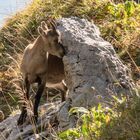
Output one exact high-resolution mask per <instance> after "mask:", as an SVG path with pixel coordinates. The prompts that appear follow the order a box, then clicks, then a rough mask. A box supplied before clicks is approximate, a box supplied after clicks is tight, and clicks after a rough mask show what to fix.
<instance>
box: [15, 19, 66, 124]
mask: <svg viewBox="0 0 140 140" xmlns="http://www.w3.org/2000/svg"><path fill="white" fill-rule="evenodd" d="M50 24H51V26H52V28H51V29H49V28H48V26H47V24H46V23H45V22H44V21H43V22H42V23H41V26H39V27H38V33H39V36H38V37H37V39H36V40H35V41H34V42H33V44H29V45H28V46H27V47H26V48H25V50H24V53H23V58H22V61H21V72H22V73H23V77H24V81H25V82H24V83H25V93H24V99H25V100H29V92H30V85H31V84H33V83H36V82H37V83H38V90H37V93H36V96H35V102H34V107H33V113H34V120H35V121H37V118H38V106H39V102H40V98H41V96H42V93H43V91H44V88H45V86H46V85H47V86H48V87H50V86H51V87H53V85H55V88H57V89H59V90H60V91H61V93H62V101H64V100H65V93H66V90H67V87H66V86H65V85H64V84H63V83H62V80H63V79H64V78H65V75H64V65H63V61H62V57H63V56H64V55H65V50H64V47H63V45H62V44H61V35H60V33H59V31H58V30H56V25H55V22H54V21H51V22H50ZM26 117H27V105H26V102H24V104H23V107H22V112H21V115H20V117H19V120H18V125H21V124H23V122H24V121H25V119H26Z"/></svg>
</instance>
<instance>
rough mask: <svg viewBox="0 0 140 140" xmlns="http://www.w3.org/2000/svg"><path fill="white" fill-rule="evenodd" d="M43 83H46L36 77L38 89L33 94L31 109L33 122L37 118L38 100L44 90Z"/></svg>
mask: <svg viewBox="0 0 140 140" xmlns="http://www.w3.org/2000/svg"><path fill="white" fill-rule="evenodd" d="M45 85H46V83H45V82H44V81H43V80H41V79H40V78H38V90H37V93H36V96H35V102H34V109H33V111H34V119H35V122H37V119H38V106H39V102H40V99H41V96H42V93H43V91H44V88H45Z"/></svg>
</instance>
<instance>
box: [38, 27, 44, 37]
mask: <svg viewBox="0 0 140 140" xmlns="http://www.w3.org/2000/svg"><path fill="white" fill-rule="evenodd" d="M37 30H38V33H39V34H40V35H45V32H44V30H43V29H42V28H41V27H40V26H39V27H38V29H37Z"/></svg>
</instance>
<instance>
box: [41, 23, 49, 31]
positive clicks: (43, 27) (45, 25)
mask: <svg viewBox="0 0 140 140" xmlns="http://www.w3.org/2000/svg"><path fill="white" fill-rule="evenodd" d="M41 27H42V29H43V30H49V29H48V26H47V24H46V22H45V21H42V22H41Z"/></svg>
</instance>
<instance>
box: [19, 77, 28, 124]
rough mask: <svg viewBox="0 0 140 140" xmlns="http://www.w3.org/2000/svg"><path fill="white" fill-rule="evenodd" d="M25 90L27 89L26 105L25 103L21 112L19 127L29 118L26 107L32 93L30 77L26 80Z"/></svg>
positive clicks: (25, 94) (25, 95) (25, 93)
mask: <svg viewBox="0 0 140 140" xmlns="http://www.w3.org/2000/svg"><path fill="white" fill-rule="evenodd" d="M24 84H25V85H24V88H25V92H24V103H23V106H22V111H21V114H20V117H19V119H18V121H17V124H18V125H22V124H23V123H24V122H25V120H26V117H27V106H26V102H27V101H28V100H29V92H30V83H29V81H28V77H26V78H25V80H24Z"/></svg>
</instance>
